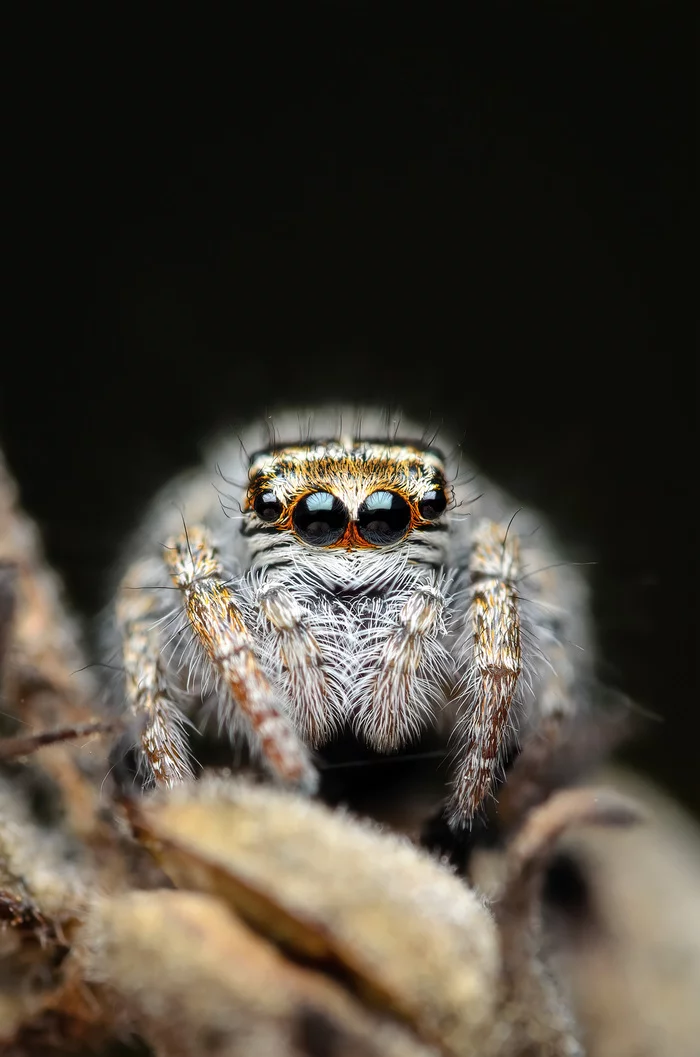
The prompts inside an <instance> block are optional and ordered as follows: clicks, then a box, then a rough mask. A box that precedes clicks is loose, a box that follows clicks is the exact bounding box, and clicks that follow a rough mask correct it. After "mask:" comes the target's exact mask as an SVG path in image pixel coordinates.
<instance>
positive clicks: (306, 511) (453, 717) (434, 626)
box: [107, 410, 592, 828]
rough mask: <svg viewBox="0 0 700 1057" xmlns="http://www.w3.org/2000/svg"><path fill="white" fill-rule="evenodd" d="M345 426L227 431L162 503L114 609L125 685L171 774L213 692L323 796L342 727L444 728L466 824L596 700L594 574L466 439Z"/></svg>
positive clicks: (271, 753) (457, 816) (146, 760)
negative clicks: (320, 761)
mask: <svg viewBox="0 0 700 1057" xmlns="http://www.w3.org/2000/svg"><path fill="white" fill-rule="evenodd" d="M344 420H347V416H344V418H343V417H339V416H337V415H334V414H332V413H331V412H328V411H325V410H321V411H319V412H317V413H315V415H314V416H313V419H309V425H308V427H307V428H306V429H302V428H300V424H299V423H300V421H301V419H300V416H299V415H298V414H291V413H287V414H283V415H282V416H280V418H279V419H277V420H276V421H275V428H274V433H273V434H270V433H268V437H267V441H266V442H263V441H262V440H260V439H256V431H255V430H252V431H251V432H250V433H249V434H248V435H245V436H244V437H243V438H240V439H235V438H231V437H230V436H228V437H224V438H223V439H221V440H219V441H218V442H217V443H215V444H214V445H213V447H212V448H211V449H210V451H209V452H208V455H207V457H206V459H205V463H204V465H203V466H202V468H200V469H198V470H196V471H193V472H190V473H189V474H188V475H185V476H181V477H179V478H176V479H175V481H174V482H171V484H170V485H169V486H167V487H166V488H165V489H164V491H163V492H162V493H161V494H160V495H159V496H158V497H157V498H156V500H155V502H154V504H153V506H152V508H151V510H150V512H149V514H148V515H147V517H146V519H145V524H144V527H143V528H142V530H141V531H140V532H139V534H138V535H137V537H136V538H135V541H134V542H133V543H132V545H131V547H130V550H129V555H128V558H129V564H128V567H127V568H126V572H125V574H124V576H123V579H122V581H121V583H120V586H119V588H118V591H117V594H116V601H115V604H114V606H113V607H112V609H111V620H110V622H109V625H110V630H109V632H108V635H107V639H108V643H109V646H110V650H113V649H114V645H115V641H116V643H117V651H118V653H119V654H120V655H121V657H120V667H121V668H122V670H123V679H122V684H121V689H120V690H119V695H120V698H121V699H122V700H123V701H124V702H125V704H126V707H127V709H128V710H129V711H130V713H131V714H132V716H133V717H134V719H135V720H136V721H137V722H138V723H139V725H140V754H141V756H142V763H143V766H144V767H145V771H146V774H147V778H148V780H149V781H150V782H151V783H155V784H162V785H166V786H172V785H175V784H177V783H180V782H182V781H186V780H188V779H190V778H192V777H193V775H194V770H193V764H192V760H191V755H190V751H189V748H188V738H187V734H186V726H187V723H188V722H189V720H188V718H187V715H188V714H192V713H193V707H194V706H206V707H207V708H208V709H213V710H214V711H215V712H216V714H217V715H218V719H219V723H220V727H221V728H222V729H223V728H225V729H226V731H227V733H228V735H229V737H230V738H231V739H232V741H233V742H234V743H235V742H236V741H237V740H238V739H241V738H242V739H244V740H245V741H246V742H247V744H248V745H249V747H250V748H251V750H252V751H253V753H257V754H258V755H259V757H260V759H261V761H262V764H263V766H264V767H265V768H266V770H267V771H268V772H269V773H270V774H271V775H272V776H273V778H275V779H277V780H278V781H280V782H282V783H283V784H286V785H288V786H291V787H296V788H298V789H301V790H303V791H305V792H307V793H309V794H311V793H313V792H314V791H315V790H316V788H317V783H318V771H317V766H316V762H315V751H316V750H319V749H320V748H321V747H322V746H324V745H326V744H327V743H329V742H331V741H332V740H333V739H334V738H335V737H336V736H338V735H339V734H340V733H341V732H343V731H346V732H347V731H350V732H351V733H352V735H353V736H354V737H356V738H357V739H359V740H360V741H362V742H364V743H365V744H366V745H368V746H369V747H370V748H371V749H373V750H375V751H378V752H379V753H381V754H391V753H395V752H397V750H399V749H401V748H402V747H404V746H407V745H409V744H410V743H412V742H414V741H415V740H416V739H418V738H419V737H420V735H421V732H422V731H424V730H425V729H426V728H428V727H431V726H432V727H434V728H436V729H437V730H438V731H439V732H442V733H443V734H444V735H445V743H446V751H447V752H448V753H449V752H450V750H451V758H452V760H453V767H452V772H453V775H452V785H451V791H450V794H449V803H448V807H447V815H448V818H449V820H450V823H451V824H452V826H453V827H456V828H460V827H462V826H465V825H469V824H470V823H471V821H472V820H473V818H474V816H475V815H476V814H477V813H478V812H479V811H480V809H481V808H482V806H483V805H484V804H485V802H486V800H487V798H488V797H489V796H491V795H492V794H493V793H494V791H495V789H496V787H497V784H498V781H499V780H500V778H501V776H502V770H503V762H504V760H505V759H506V757H507V756H509V755H511V756H512V754H513V753H514V752H515V751H517V746H518V744H519V742H520V740H521V739H522V738H524V737H537V736H538V732H541V731H542V729H543V728H544V727H546V725H547V724H548V723H549V724H551V723H552V722H555V723H560V722H561V721H563V720H566V719H567V717H573V716H574V715H575V714H576V713H577V712H578V711H579V710H580V709H581V708H582V707H584V702H585V698H586V687H587V684H588V682H589V678H590V672H591V666H592V654H591V650H590V649H589V645H590V643H589V640H590V636H589V632H588V627H587V605H586V592H585V586H584V584H583V581H582V579H581V576H580V574H579V572H578V571H577V570H576V569H574V568H573V567H572V565H571V564H570V563H567V562H563V561H561V560H559V558H558V555H557V552H556V550H555V548H554V546H553V545H552V543H551V541H550V540H549V539H548V538H547V536H546V533H545V531H544V530H543V529H542V527H541V525H540V521H539V519H538V518H537V517H536V516H534V515H533V514H532V513H530V512H527V511H523V510H517V508H516V506H515V504H514V502H513V500H512V499H510V498H509V497H508V496H506V495H505V494H504V493H503V492H501V491H500V490H499V489H497V488H496V487H494V486H492V485H491V484H489V483H485V484H482V485H481V486H480V487H479V488H477V487H476V486H475V483H474V482H475V475H474V473H473V472H472V471H471V470H469V469H468V468H467V470H466V472H465V467H464V462H463V460H460V456H459V452H458V449H456V448H454V447H452V446H451V447H450V448H449V449H448V448H438V447H436V446H435V444H436V439H435V438H431V439H428V438H427V437H426V435H425V434H424V433H423V434H421V431H420V429H416V428H414V427H412V426H410V425H406V424H404V423H403V422H400V423H399V422H393V423H392V421H390V419H389V417H388V416H385V415H383V414H382V413H380V412H378V411H364V412H362V414H361V415H358V416H357V418H356V420H355V421H356V426H355V428H354V429H353V430H351V431H349V430H348V429H346V428H345V427H344V426H343V421H344ZM268 428H269V423H268ZM418 438H422V439H418ZM443 450H446V451H449V452H451V454H449V455H448V456H446V455H444V454H443V453H442V452H443ZM215 467H218V469H219V473H220V475H221V478H222V480H223V481H225V482H227V484H228V485H233V486H234V487H235V488H236V489H237V491H236V493H235V494H230V493H224V492H222V489H221V488H220V487H217V486H216V485H215V484H214V483H213V481H212V477H213V474H214V469H215ZM478 493H482V494H478Z"/></svg>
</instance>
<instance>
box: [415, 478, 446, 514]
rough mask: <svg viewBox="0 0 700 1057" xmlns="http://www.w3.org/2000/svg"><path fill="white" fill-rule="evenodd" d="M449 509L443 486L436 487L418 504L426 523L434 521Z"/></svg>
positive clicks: (419, 511)
mask: <svg viewBox="0 0 700 1057" xmlns="http://www.w3.org/2000/svg"><path fill="white" fill-rule="evenodd" d="M446 509H447V496H446V495H445V489H444V488H443V487H442V485H440V484H438V485H434V486H433V488H431V489H430V491H429V492H426V493H425V495H424V496H423V498H422V499H421V501H420V503H419V504H418V513H419V514H420V516H421V517H422V518H425V520H426V521H434V520H435V518H438V517H440V515H441V514H444V513H445V510H446Z"/></svg>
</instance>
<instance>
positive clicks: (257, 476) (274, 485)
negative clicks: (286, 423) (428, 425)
mask: <svg viewBox="0 0 700 1057" xmlns="http://www.w3.org/2000/svg"><path fill="white" fill-rule="evenodd" d="M448 492H449V489H448V487H447V484H446V481H445V469H444V460H443V457H442V455H441V454H440V452H438V451H436V450H434V449H428V448H422V447H420V446H418V445H413V444H411V443H409V442H403V443H396V442H394V443H391V444H388V443H386V442H382V441H362V442H358V443H353V442H352V441H345V440H330V441H313V442H311V443H310V444H308V445H306V446H303V447H300V446H284V447H278V448H274V449H272V450H270V451H265V452H258V453H256V454H255V455H254V456H253V457H252V459H251V463H250V470H249V486H248V491H247V495H246V504H245V509H246V511H248V512H249V513H250V517H251V520H252V521H253V522H254V523H255V524H257V525H258V526H259V527H260V528H261V529H264V528H269V529H272V530H273V531H274V530H278V531H280V532H287V533H289V532H291V533H293V535H294V536H295V537H296V539H297V540H299V541H300V542H301V543H303V544H305V545H307V546H311V547H324V548H340V549H345V550H358V549H371V550H375V549H377V548H380V547H387V546H391V545H395V544H399V543H401V541H403V540H405V539H406V538H407V537H408V536H409V535H411V534H412V533H413V532H415V531H419V532H420V531H425V530H428V529H431V528H434V527H435V523H436V522H437V521H438V520H439V519H440V518H441V517H442V515H443V514H444V513H445V511H446V510H447V509H448V507H449V505H450V501H449V498H448Z"/></svg>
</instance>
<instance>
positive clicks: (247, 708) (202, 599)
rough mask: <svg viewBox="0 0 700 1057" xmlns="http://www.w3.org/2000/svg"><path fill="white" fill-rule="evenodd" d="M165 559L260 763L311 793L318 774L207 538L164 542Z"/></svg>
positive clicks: (197, 532)
mask: <svg viewBox="0 0 700 1057" xmlns="http://www.w3.org/2000/svg"><path fill="white" fill-rule="evenodd" d="M165 561H166V565H167V566H168V570H169V572H170V575H171V577H172V580H173V583H174V584H175V585H176V586H177V587H179V588H180V590H181V591H182V594H183V600H184V605H185V613H186V615H187V619H188V621H189V623H190V626H191V628H192V630H193V632H194V635H195V640H196V642H197V643H198V644H199V646H200V647H201V649H202V651H203V653H204V656H205V659H206V660H207V662H208V663H209V664H210V665H211V667H212V668H213V670H214V672H215V674H216V675H217V676H218V679H219V682H220V684H221V685H222V686H223V687H224V688H225V689H226V690H227V691H228V693H229V695H230V700H231V701H232V702H233V705H234V706H235V707H236V708H237V710H238V711H239V713H240V714H241V715H242V716H243V718H244V719H245V721H246V726H247V728H248V731H249V733H250V736H251V740H252V742H253V745H254V746H257V747H259V748H260V751H261V754H262V758H263V762H264V763H265V764H266V766H267V767H268V769H269V770H270V771H271V772H272V773H273V774H274V775H275V776H276V777H277V778H278V779H280V780H281V781H282V782H284V783H285V784H287V785H294V786H297V787H299V788H301V789H303V790H305V791H306V792H313V791H314V790H315V789H316V787H317V784H318V775H317V772H316V770H315V768H314V766H313V764H312V762H311V759H310V757H309V753H308V751H307V749H306V748H305V746H304V745H303V743H302V741H301V740H300V738H299V737H298V736H297V734H296V732H295V731H294V729H293V727H292V725H291V724H290V722H289V720H288V719H287V717H286V716H285V715H284V713H283V712H282V711H281V710H280V708H279V706H278V704H277V700H276V695H275V692H274V690H273V688H272V686H271V685H270V682H269V681H268V679H267V676H266V675H265V673H264V672H263V670H262V668H261V667H260V664H259V662H258V659H257V657H256V655H255V649H254V643H253V638H252V636H251V633H250V631H249V630H248V628H247V627H246V624H245V620H244V617H243V614H242V612H241V609H240V607H239V606H238V605H237V603H236V599H235V597H234V594H233V592H232V590H231V588H230V587H229V586H228V583H227V582H226V578H225V576H224V573H223V570H222V568H221V566H220V565H219V562H218V560H217V557H216V552H215V550H214V547H213V545H212V544H211V542H210V541H209V539H208V538H207V536H206V534H205V533H204V532H203V531H202V530H201V529H194V530H190V531H189V533H187V534H183V535H181V536H178V537H177V538H176V539H174V540H172V541H171V542H170V543H169V544H168V546H167V548H166V551H165ZM224 707H225V706H224Z"/></svg>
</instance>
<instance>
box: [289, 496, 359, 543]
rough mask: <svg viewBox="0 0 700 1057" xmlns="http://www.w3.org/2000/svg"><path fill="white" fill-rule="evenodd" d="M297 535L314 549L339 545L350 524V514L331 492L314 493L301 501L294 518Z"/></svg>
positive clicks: (295, 509)
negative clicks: (334, 544) (333, 544)
mask: <svg viewBox="0 0 700 1057" xmlns="http://www.w3.org/2000/svg"><path fill="white" fill-rule="evenodd" d="M292 521H293V522H294V528H295V529H296V532H297V535H298V536H300V537H301V539H303V540H304V542H305V543H310V544H311V545H312V546H314V547H327V546H328V545H329V544H331V543H337V542H338V540H339V539H340V538H341V536H342V535H343V533H344V532H345V529H346V528H347V524H348V512H347V510H346V509H345V507H344V506H343V504H342V503H341V502H340V500H339V499H336V497H335V496H334V495H331V494H330V492H313V493H312V494H311V495H307V496H305V497H304V498H303V499H300V500H299V502H298V503H297V505H296V506H295V508H294V514H293V516H292Z"/></svg>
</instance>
